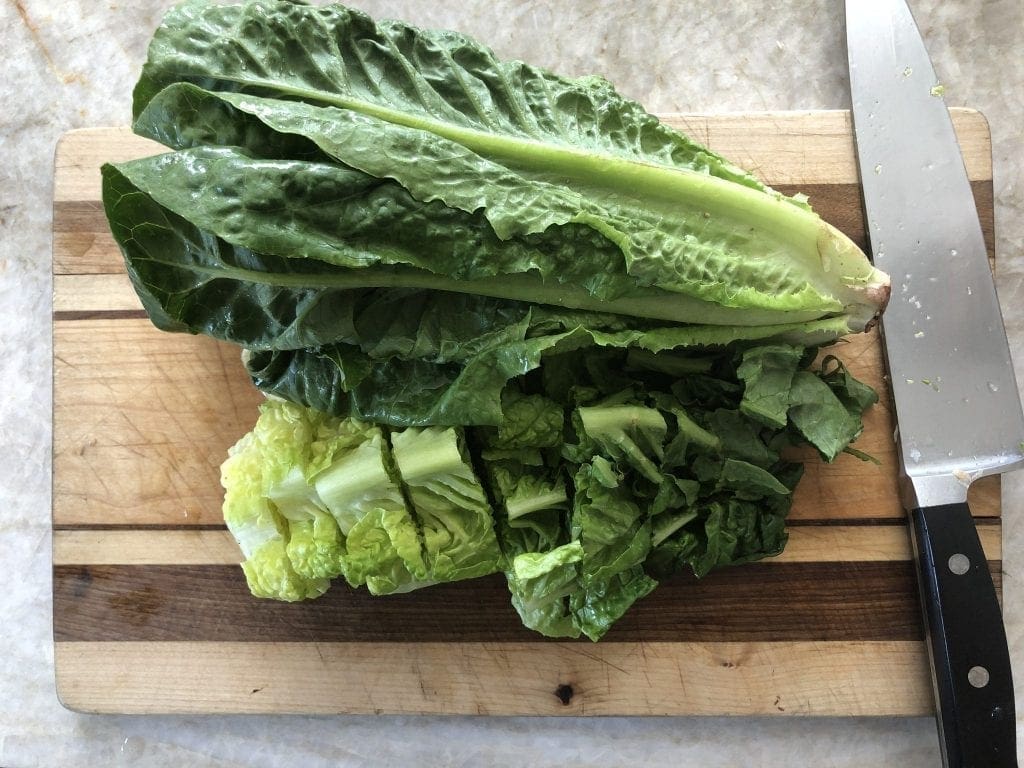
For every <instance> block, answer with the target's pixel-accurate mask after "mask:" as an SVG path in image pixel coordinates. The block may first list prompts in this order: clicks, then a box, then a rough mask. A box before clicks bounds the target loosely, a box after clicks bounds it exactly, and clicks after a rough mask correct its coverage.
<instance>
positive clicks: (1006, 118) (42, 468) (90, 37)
mask: <svg viewBox="0 0 1024 768" xmlns="http://www.w3.org/2000/svg"><path fill="white" fill-rule="evenodd" d="M353 4H355V5H358V6H359V7H362V8H365V9H366V10H368V11H370V12H371V13H373V14H375V15H378V16H389V17H401V18H405V19H408V20H410V21H413V22H414V23H417V24H419V25H421V26H435V27H436V26H443V27H450V28H455V29H459V30H461V31H464V32H467V33H469V34H471V35H474V36H476V37H478V38H480V39H482V40H485V41H487V42H488V43H490V44H491V45H492V46H493V47H494V48H496V50H497V51H498V52H499V54H501V55H503V56H505V57H510V58H511V57H514V58H522V59H525V60H529V61H531V62H534V63H537V64H541V65H545V66H548V67H550V68H553V69H556V70H558V71H560V72H562V73H565V74H572V75H576V74H583V73H589V72H597V73H600V74H603V75H604V76H606V77H607V78H609V79H610V80H612V81H613V82H615V83H616V84H617V85H618V87H619V88H620V90H622V91H623V92H624V93H626V94H627V95H629V96H632V97H635V98H637V99H639V100H641V101H642V102H643V103H644V104H645V105H646V106H647V107H648V108H649V109H650V110H652V111H655V112H659V111H661V112H664V111H733V110H761V109H816V108H843V107H847V106H848V105H849V96H848V87H847V78H846V70H845V48H844V43H843V22H842V4H841V3H839V2H836V0H771V2H765V3H759V4H753V3H751V4H748V3H738V2H734V3H728V2H721V1H720V0H690V2H685V3H682V2H669V1H668V0H661V1H659V0H643V1H641V2H622V1H621V0H598V1H596V2H583V0H577V1H575V2H572V1H566V2H558V3H556V2H550V1H549V0H520V1H518V2H516V1H515V0H464V1H463V2H459V3H454V2H447V3H446V2H431V3H426V2H415V1H414V0H353ZM167 5H168V2H166V0H142V1H141V2H137V3H122V2H91V1H83V0H65V1H61V0H57V1H56V2H44V0H5V1H4V2H3V3H2V4H0V45H2V46H3V49H4V57H3V77H2V80H0V104H2V105H3V109H2V110H0V161H2V164H0V381H2V382H3V387H2V391H0V455H2V460H3V470H0V509H2V512H0V562H2V563H3V565H4V569H3V573H4V575H5V577H6V578H5V582H6V583H5V584H4V588H3V590H2V593H0V617H2V624H0V643H2V644H0V665H2V666H0V669H2V674H0V765H3V766H5V767H7V768H20V767H22V766H64V767H67V768H75V767H77V766H96V765H103V766H115V765H132V766H164V765H166V766H186V765H187V766H278V765H303V766H308V767H309V768H314V767H315V766H327V765H332V766H390V765H416V766H418V767H421V768H423V767H426V766H435V765H436V766H442V765H444V766H449V765H450V766H462V765H466V766H468V765H473V766H491V765H494V766H498V765H531V766H547V765H551V766H559V767H560V768H567V767H568V766H613V765H637V764H650V765H699V766H702V768H712V767H713V766H736V765H742V766H756V765H801V766H802V765H807V766H862V765H870V766H882V765H893V766H902V767H904V768H916V767H917V766H931V765H937V764H938V762H937V761H938V749H937V742H936V736H935V730H934V724H933V722H932V721H931V720H930V719H925V718H914V719H870V720H869V719H828V720H826V719H811V718H779V719H767V718H765V719H751V718H733V719H730V718H704V719H698V718H647V719H639V718H637V719H628V718H600V719H576V720H572V719H557V720H555V719H543V718H539V719H525V718H455V717H453V718H435V717H424V718H411V717H401V718H395V717H372V718H368V717H115V716H87V715H80V714H76V713H73V712H69V711H66V710H64V709H62V708H61V706H60V704H59V703H58V701H57V699H56V696H55V693H54V684H53V653H52V645H51V627H50V528H49V526H50V397H51V395H50V375H51V365H50V356H51V346H50V320H49V317H50V288H51V282H50V263H51V262H50V259H51V254H50V231H49V229H50V211H51V207H50V200H51V194H52V170H53V162H52V157H53V149H54V145H55V143H56V140H57V138H58V136H59V135H60V134H61V133H62V132H64V131H65V130H68V129H71V128H76V127H83V126H97V125H115V124H125V123H127V122H128V121H129V116H130V89H131V86H132V84H133V82H134V80H135V77H136V76H137V73H138V70H139V67H140V66H141V64H142V61H143V59H144V56H145V46H146V43H147V40H148V37H149V35H150V33H151V31H152V29H153V28H154V27H155V26H156V24H157V23H158V20H159V17H160V15H161V13H162V12H163V10H164V8H165V7H166V6H167ZM911 5H912V7H913V8H914V10H915V13H916V15H917V17H918V21H919V23H920V24H921V27H922V31H923V33H924V37H925V40H926V42H927V44H928V46H929V50H930V52H931V55H932V58H933V60H934V61H935V65H936V69H937V71H938V74H939V79H940V81H941V82H942V83H944V84H945V86H946V91H945V94H946V101H947V103H949V104H950V105H964V106H970V107H974V108H977V109H980V110H982V111H983V112H984V113H985V114H986V115H987V116H988V118H989V121H990V124H991V127H992V133H993V137H994V159H995V185H996V231H997V237H998V242H997V252H998V257H999V279H998V284H999V291H1000V295H1001V298H1002V302H1003V307H1004V312H1005V315H1006V321H1007V325H1008V329H1009V333H1010V338H1011V345H1012V347H1013V351H1014V354H1015V358H1016V360H1017V370H1018V378H1019V379H1020V378H1022V377H1024V308H1022V307H1021V299H1022V297H1024V253H1022V247H1024V163H1022V160H1021V150H1022V147H1021V125H1022V123H1024V109H1022V107H1024V62H1022V60H1021V59H1020V57H1019V56H1018V55H1017V54H1018V53H1019V51H1020V50H1022V49H1024V9H1022V5H1021V3H1020V2H1019V0H974V1H973V2H941V1H940V0H919V1H918V2H912V3H911ZM1022 506H1024V476H1022V473H1017V475H1015V476H1010V477H1008V478H1007V479H1006V481H1005V482H1004V512H1005V516H1006V517H1005V529H1004V530H1005V537H1006V540H1005V550H1004V551H1005V557H1004V567H1005V571H1006V573H1005V576H1004V580H1003V583H1004V589H1005V601H1004V602H1005V607H1006V619H1007V626H1008V631H1009V635H1010V642H1011V650H1012V654H1013V657H1014V660H1015V662H1016V665H1017V668H1018V675H1017V681H1018V682H1017V690H1018V692H1021V691H1024V604H1022V600H1021V598H1022V595H1024V590H1022V587H1021V575H1022V573H1024V520H1022V519H1021V511H1022V510H1021V507H1022ZM1021 698H1022V697H1021V696H1020V695H1019V693H1018V699H1019V700H1020V699H1021ZM1018 709H1020V707H1018ZM1017 722H1018V740H1019V741H1024V727H1022V725H1024V720H1022V719H1021V718H1020V716H1019V715H1018V721H1017Z"/></svg>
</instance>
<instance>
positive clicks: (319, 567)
mask: <svg viewBox="0 0 1024 768" xmlns="http://www.w3.org/2000/svg"><path fill="white" fill-rule="evenodd" d="M322 418H324V416H323V414H318V413H317V412H315V411H310V410H308V409H306V408H302V407H301V406H297V405H294V404H292V403H286V402H281V401H271V402H267V403H264V404H263V405H262V406H261V408H260V417H259V419H258V420H257V422H256V425H255V427H254V428H253V430H252V431H251V432H249V433H248V434H246V435H245V436H244V437H242V439H240V440H239V441H238V442H237V443H235V445H234V446H232V448H231V449H230V450H229V451H228V458H227V460H226V461H225V462H224V463H223V464H222V465H221V484H222V485H223V486H224V492H225V493H224V506H223V511H224V522H225V524H226V525H227V526H228V530H229V531H230V532H231V534H232V535H233V536H234V538H235V541H236V542H238V546H239V548H240V549H241V550H242V556H243V561H242V569H243V571H244V572H245V577H246V581H247V582H248V584H249V589H250V591H251V592H252V593H253V594H254V595H256V596H258V597H271V598H275V599H278V600H286V601H295V600H305V599H308V598H311V597H317V596H319V595H321V594H323V593H324V592H325V591H326V590H327V587H328V585H329V583H330V578H331V577H332V576H334V575H336V574H337V572H338V570H339V563H340V557H341V555H342V549H341V541H340V534H339V532H338V531H337V526H336V524H335V523H334V520H333V519H331V518H330V515H328V514H327V513H326V510H324V509H323V508H322V507H318V505H317V503H316V500H315V498H314V494H311V493H309V492H308V486H305V482H304V480H303V478H302V475H301V469H300V470H299V474H298V475H297V476H296V475H294V474H293V470H295V469H296V468H301V467H302V466H304V464H305V462H306V460H307V457H308V451H309V446H310V444H311V442H312V436H313V434H314V431H315V428H314V423H315V422H316V421H318V420H320V419H322ZM303 488H305V490H303ZM275 494H276V495H277V496H278V498H279V500H280V501H281V504H282V506H283V508H284V509H285V510H286V511H287V515H286V514H284V513H282V511H281V508H279V507H278V505H277V504H276V503H275V502H274V500H273V498H272V495H275ZM289 515H290V516H291V517H289ZM325 515H326V517H325ZM292 525H295V526H296V535H295V536H294V541H293V535H292V530H291V529H292ZM292 558H295V559H294V561H293V559H292Z"/></svg>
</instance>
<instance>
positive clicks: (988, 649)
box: [910, 503, 1017, 768]
mask: <svg viewBox="0 0 1024 768" xmlns="http://www.w3.org/2000/svg"><path fill="white" fill-rule="evenodd" d="M910 516H911V527H912V528H913V536H914V546H915V550H916V552H917V559H918V577H919V585H920V589H921V599H922V603H923V607H924V616H925V630H926V632H927V644H928V653H929V656H930V658H931V662H932V680H933V682H934V685H935V703H936V707H937V710H938V712H937V714H938V725H939V741H940V743H941V746H942V758H943V765H945V766H949V768H1017V745H1016V719H1015V716H1014V705H1013V679H1012V677H1011V675H1010V653H1009V649H1008V648H1007V643H1006V630H1005V628H1004V627H1003V617H1002V613H1001V612H1000V610H999V602H998V600H997V599H996V590H995V586H994V585H993V583H992V575H991V574H990V573H989V569H988V560H987V559H986V558H985V553H984V551H983V550H982V548H981V541H980V539H979V538H978V531H977V528H975V525H974V519H973V518H972V517H971V510H970V508H969V507H968V506H967V504H966V503H962V504H944V505H941V506H935V507H924V508H918V509H915V510H913V511H912V512H911V515H910Z"/></svg>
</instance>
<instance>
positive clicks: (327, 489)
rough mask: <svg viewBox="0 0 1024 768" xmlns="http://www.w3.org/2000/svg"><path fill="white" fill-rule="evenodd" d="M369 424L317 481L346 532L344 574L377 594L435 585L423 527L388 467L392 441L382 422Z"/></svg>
mask: <svg viewBox="0 0 1024 768" xmlns="http://www.w3.org/2000/svg"><path fill="white" fill-rule="evenodd" d="M348 423H354V422H351V421H349V422H348ZM355 423H358V422H355ZM364 429H365V432H364V440H363V441H362V442H360V443H359V444H358V445H357V446H355V447H354V448H352V449H351V450H350V451H349V452H347V453H345V454H344V455H342V456H341V457H339V458H338V459H337V460H336V461H334V462H333V463H332V464H331V465H330V466H328V467H327V468H325V469H323V470H322V471H321V472H320V473H319V474H318V475H317V476H316V478H315V480H314V485H315V487H316V490H317V493H318V494H319V495H320V498H321V499H322V500H323V503H324V504H325V506H326V507H327V508H328V509H329V510H330V511H331V513H332V514H333V515H334V516H335V518H336V519H337V521H338V525H339V527H340V528H341V530H342V532H343V533H344V534H345V537H346V539H345V558H344V560H343V563H342V565H343V572H344V575H345V579H346V580H347V581H348V582H349V584H352V585H353V586H358V585H360V584H364V583H365V584H366V586H367V589H369V590H370V592H372V593H373V594H388V593H390V592H408V591H410V590H413V589H417V588H419V587H423V586H427V585H429V584H432V583H434V580H433V579H432V578H430V577H429V575H428V568H427V565H426V563H425V562H424V560H423V553H422V545H421V542H420V537H419V532H418V530H417V528H416V524H415V522H414V520H413V518H412V515H411V513H410V511H409V509H408V507H407V506H406V503H405V499H404V497H403V495H402V490H401V487H400V486H399V484H398V481H397V479H396V477H395V475H394V472H393V470H391V469H389V466H388V453H387V440H386V438H385V436H384V434H383V432H382V431H381V429H380V427H377V426H365V427H364Z"/></svg>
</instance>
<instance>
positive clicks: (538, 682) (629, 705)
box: [55, 641, 933, 716]
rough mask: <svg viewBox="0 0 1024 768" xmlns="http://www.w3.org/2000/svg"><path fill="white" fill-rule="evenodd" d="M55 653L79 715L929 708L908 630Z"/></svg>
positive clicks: (84, 645)
mask: <svg viewBox="0 0 1024 768" xmlns="http://www.w3.org/2000/svg"><path fill="white" fill-rule="evenodd" d="M55 662H56V664H57V667H58V668H59V669H60V670H61V671H62V674H61V676H60V677H59V678H58V681H57V694H58V696H59V697H60V700H61V702H62V703H63V704H64V706H66V707H69V708H71V709H75V710H78V711H83V712H133V713H139V714H156V713H176V712H188V713H192V712H209V713H258V712H275V713H297V714H298V713H301V714H334V713H360V714H362V713H365V714H379V713H397V714H424V713H439V714H480V715H513V714H516V715H620V714H625V715H780V714H786V715H807V714H813V715H853V716H860V715H871V716H877V715H927V714H930V713H931V712H932V711H933V709H932V697H931V689H930V681H929V677H928V672H927V667H926V660H925V653H924V646H923V644H922V643H918V642H909V641H908V642H833V643H819V642H796V643H756V642H753V643H751V642H748V643H597V644H595V645H581V644H578V643H543V644H538V643H456V644H452V643H386V644H383V645H382V644H378V643H314V642H311V643H197V642H148V643H134V642H125V643H107V642H59V643H57V644H56V648H55ZM197 681H202V684H201V685H198V684H197ZM556 692H557V694H556ZM563 699H566V700H567V703H564V704H563Z"/></svg>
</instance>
